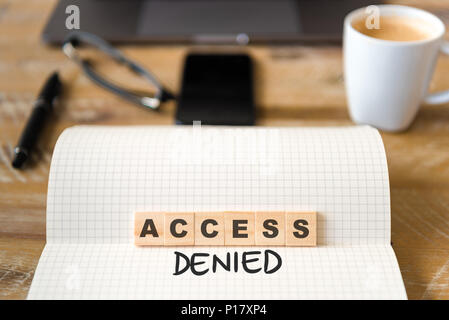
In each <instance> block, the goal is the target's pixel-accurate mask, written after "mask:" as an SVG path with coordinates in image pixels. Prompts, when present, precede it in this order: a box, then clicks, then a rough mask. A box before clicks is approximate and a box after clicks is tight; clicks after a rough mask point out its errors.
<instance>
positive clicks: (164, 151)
mask: <svg viewBox="0 0 449 320" xmlns="http://www.w3.org/2000/svg"><path fill="white" fill-rule="evenodd" d="M249 210H251V211H256V210H263V211H270V210H273V211H275V210H291V211H316V212H318V247H314V248H288V247H287V248H279V247H277V248H273V247H271V248H260V247H247V248H235V247H214V248H204V247H179V248H168V247H166V248H164V247H144V248H137V247H135V246H134V245H133V241H134V235H133V227H134V225H133V215H134V212H136V211H154V212H161V211H172V212H176V211H180V212H182V211H249ZM389 243H390V199H389V185H388V169H387V164H386V159H385V152H384V148H383V144H382V141H381V138H380V135H379V133H378V132H377V131H376V130H374V129H372V128H369V127H348V128H217V127H200V126H193V127H96V126H84V127H83V126H81V127H74V128H70V129H68V130H66V131H64V133H63V134H62V135H61V137H60V139H59V140H58V143H57V146H56V148H55V152H54V155H53V159H52V165H51V170H50V179H49V188H48V197H47V245H46V248H45V250H44V252H43V254H42V257H41V259H40V262H39V265H38V268H37V270H36V274H35V277H34V280H33V283H32V286H31V289H30V293H29V296H28V298H30V299H33V298H36V299H38V298H86V299H88V298H161V299H170V298H178V299H195V298H197V299H203V298H206V299H237V298H242V299H254V298H259V299H275V298H279V299H281V298H282V299H298V298H304V299H308V298H309V299H314V298H323V299H326V298H360V299H362V298H380V299H387V298H396V299H398V298H405V297H406V296H405V290H404V286H403V283H402V279H401V275H400V272H399V268H398V265H397V262H396V258H395V256H394V252H393V250H392V249H391V247H390V244H389ZM266 249H270V250H273V251H275V252H276V253H277V254H278V255H279V256H280V257H281V259H282V267H281V268H280V269H279V270H278V271H277V272H275V273H273V274H265V273H263V272H260V273H257V274H248V273H246V272H244V271H242V270H241V269H240V270H239V271H237V272H228V271H225V270H218V271H217V272H216V273H212V272H208V273H206V274H205V275H202V276H196V275H193V274H192V273H190V272H185V273H183V274H181V275H176V276H175V275H173V273H174V270H173V269H174V261H175V254H174V252H175V251H178V252H181V253H183V254H184V255H186V256H190V255H191V254H193V253H197V252H201V253H209V254H210V256H212V255H214V254H216V255H217V256H221V257H223V256H225V255H226V253H227V252H231V253H234V252H237V253H238V254H237V255H241V254H242V252H244V251H254V250H256V251H261V252H262V253H263V252H264V250H266ZM260 263H262V264H263V262H260ZM209 264H210V261H205V264H204V267H205V268H208V267H210V265H209ZM157 283H159V286H158V285H156V284H157Z"/></svg>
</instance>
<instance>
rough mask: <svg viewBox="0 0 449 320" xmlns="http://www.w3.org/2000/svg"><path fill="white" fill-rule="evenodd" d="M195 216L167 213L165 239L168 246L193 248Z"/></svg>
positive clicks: (184, 213)
mask: <svg viewBox="0 0 449 320" xmlns="http://www.w3.org/2000/svg"><path fill="white" fill-rule="evenodd" d="M194 223H195V214H194V213H193V212H166V213H165V222H164V225H165V237H164V245H166V246H193V245H194V243H195V235H194Z"/></svg>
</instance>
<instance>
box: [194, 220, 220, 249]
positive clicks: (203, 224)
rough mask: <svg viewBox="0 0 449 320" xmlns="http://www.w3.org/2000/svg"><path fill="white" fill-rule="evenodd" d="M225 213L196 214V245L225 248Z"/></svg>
mask: <svg viewBox="0 0 449 320" xmlns="http://www.w3.org/2000/svg"><path fill="white" fill-rule="evenodd" d="M224 239H225V235H224V215H223V212H195V245H196V246H224V244H225V242H224Z"/></svg>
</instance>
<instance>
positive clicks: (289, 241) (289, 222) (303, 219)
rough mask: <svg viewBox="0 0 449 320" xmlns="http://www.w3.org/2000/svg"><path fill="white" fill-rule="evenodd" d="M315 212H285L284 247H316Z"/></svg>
mask: <svg viewBox="0 0 449 320" xmlns="http://www.w3.org/2000/svg"><path fill="white" fill-rule="evenodd" d="M316 216H317V214H316V212H286V214H285V232H286V234H285V245H286V246H292V247H294V246H316V239H317V230H316V229H317V228H316V219H317V217H316Z"/></svg>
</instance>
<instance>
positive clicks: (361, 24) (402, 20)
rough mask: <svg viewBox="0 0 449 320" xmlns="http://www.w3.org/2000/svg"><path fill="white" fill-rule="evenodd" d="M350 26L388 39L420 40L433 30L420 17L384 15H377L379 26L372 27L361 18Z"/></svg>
mask: <svg viewBox="0 0 449 320" xmlns="http://www.w3.org/2000/svg"><path fill="white" fill-rule="evenodd" d="M352 27H353V28H354V29H355V30H357V31H358V32H360V33H363V34H364V35H367V36H368V37H372V38H376V39H382V40H389V41H420V40H425V39H429V38H431V37H432V35H433V34H434V32H435V30H434V29H433V28H432V25H431V24H429V23H427V22H426V21H424V20H421V19H415V18H409V17H401V16H385V17H379V28H372V27H371V26H370V25H367V24H366V19H364V18H362V19H359V20H356V21H354V22H353V23H352Z"/></svg>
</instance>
